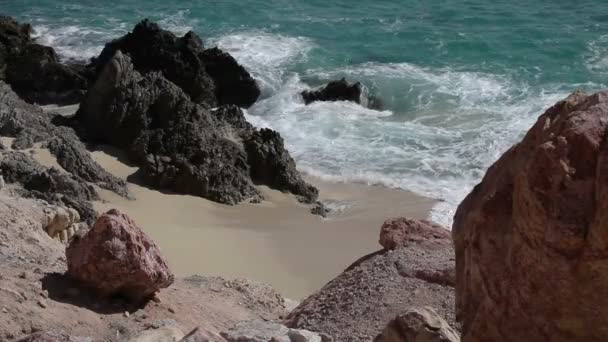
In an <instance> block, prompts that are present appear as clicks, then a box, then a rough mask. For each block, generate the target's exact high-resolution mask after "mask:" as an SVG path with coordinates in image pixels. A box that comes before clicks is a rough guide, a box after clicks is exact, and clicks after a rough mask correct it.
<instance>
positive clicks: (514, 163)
mask: <svg viewBox="0 0 608 342" xmlns="http://www.w3.org/2000/svg"><path fill="white" fill-rule="evenodd" d="M607 129H608V92H601V93H597V94H595V95H591V96H587V95H585V94H584V93H582V92H577V93H575V94H573V95H571V96H570V97H568V98H567V99H566V100H565V101H561V102H559V103H557V104H556V105H555V106H553V107H552V108H550V109H549V110H547V111H546V112H545V113H544V114H543V115H541V116H540V118H539V119H538V121H537V122H536V124H535V125H534V126H533V127H532V128H531V129H530V131H529V132H528V133H527V134H526V136H525V137H524V139H523V141H522V142H521V143H519V144H517V145H515V146H514V147H512V148H511V149H510V150H509V151H507V152H506V153H505V154H504V155H503V156H502V157H501V158H500V159H499V160H498V161H497V162H496V163H495V164H494V165H493V166H492V167H490V168H489V169H488V172H487V173H486V175H485V177H484V178H483V181H482V182H481V183H480V184H479V185H477V186H476V187H475V189H474V190H473V191H472V192H471V193H470V194H469V195H468V196H467V198H466V199H465V200H464V201H463V202H462V203H461V204H460V206H459V207H458V210H457V212H456V216H455V218H454V225H453V230H452V232H453V238H454V244H455V250H456V308H457V316H458V319H459V320H460V321H461V322H462V333H463V341H465V342H470V341H496V342H502V341H513V342H515V341H531V342H533V341H606V339H607V336H608V229H607V228H608V134H607Z"/></svg>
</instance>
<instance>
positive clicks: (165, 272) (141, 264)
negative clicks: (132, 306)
mask: <svg viewBox="0 0 608 342" xmlns="http://www.w3.org/2000/svg"><path fill="white" fill-rule="evenodd" d="M66 256H67V263H68V275H69V276H70V277H72V278H74V279H76V280H79V281H81V282H82V283H84V284H85V285H87V286H88V287H90V288H91V289H94V290H96V291H97V292H98V293H99V294H100V295H102V296H112V295H123V296H125V297H127V298H130V299H131V300H133V301H142V300H145V299H148V298H150V297H151V296H152V295H153V294H154V293H156V292H157V291H158V290H159V289H161V288H165V287H168V286H169V285H171V284H172V283H173V278H174V277H173V273H171V270H170V269H169V267H168V266H167V262H166V261H165V260H164V259H163V257H162V255H161V253H160V250H159V248H158V247H157V246H156V245H155V244H154V241H152V239H150V238H149V237H148V236H147V235H146V234H145V233H144V232H143V231H142V230H141V229H140V228H139V227H138V226H137V225H136V224H135V222H134V221H133V220H131V218H129V217H128V216H127V215H125V214H123V213H121V212H119V211H118V210H116V209H112V210H110V211H108V212H107V213H105V214H103V215H102V216H100V217H99V218H98V219H97V222H95V225H94V226H93V228H92V229H91V230H89V231H88V232H87V233H86V234H85V235H84V236H82V237H78V236H76V237H75V238H74V239H73V240H72V243H71V244H70V245H69V246H68V248H67V250H66Z"/></svg>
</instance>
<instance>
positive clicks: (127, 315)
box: [123, 311, 131, 318]
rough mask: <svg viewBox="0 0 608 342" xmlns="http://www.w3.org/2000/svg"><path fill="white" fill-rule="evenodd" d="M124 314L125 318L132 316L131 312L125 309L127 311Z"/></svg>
mask: <svg viewBox="0 0 608 342" xmlns="http://www.w3.org/2000/svg"><path fill="white" fill-rule="evenodd" d="M123 315H124V316H125V318H129V316H131V314H130V313H129V311H125V313H124V314H123Z"/></svg>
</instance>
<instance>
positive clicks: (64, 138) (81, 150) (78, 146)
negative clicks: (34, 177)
mask: <svg viewBox="0 0 608 342" xmlns="http://www.w3.org/2000/svg"><path fill="white" fill-rule="evenodd" d="M54 118H55V117H53V116H52V114H47V113H44V112H43V111H42V109H40V108H39V107H37V106H34V105H30V104H28V103H25V102H24V101H23V100H21V99H20V98H19V97H17V95H16V94H15V93H14V92H13V91H12V90H11V88H10V87H9V86H8V85H7V84H6V83H4V82H2V81H0V135H1V136H6V137H12V138H15V140H14V141H13V143H12V146H11V147H12V148H13V149H27V148H31V147H34V145H35V144H39V145H41V146H43V147H48V148H49V150H50V151H51V153H52V154H54V155H55V157H57V162H58V163H59V165H61V167H63V168H64V169H65V170H66V171H68V172H70V173H72V174H73V175H74V176H77V177H79V178H81V179H83V180H84V181H87V182H91V183H96V184H97V185H99V186H100V187H101V188H104V189H108V190H112V191H114V192H116V193H117V194H119V195H121V196H123V197H128V194H129V193H128V190H127V185H126V182H125V181H123V180H121V179H118V178H117V177H114V176H113V175H111V174H110V173H109V172H107V171H106V170H104V169H103V168H102V167H101V166H99V164H97V163H96V162H95V161H94V160H93V159H92V158H91V156H90V155H89V153H88V152H87V151H86V148H85V146H84V145H83V144H82V143H81V142H80V140H79V138H78V136H77V135H76V134H75V132H74V131H73V130H72V129H71V128H68V127H62V126H57V125H55V124H53V123H52V121H57V120H53V119H54Z"/></svg>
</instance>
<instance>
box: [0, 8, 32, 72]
mask: <svg viewBox="0 0 608 342" xmlns="http://www.w3.org/2000/svg"><path fill="white" fill-rule="evenodd" d="M31 33H32V26H30V25H28V24H19V23H18V22H17V21H16V20H15V19H13V18H11V17H5V16H0V80H4V79H5V71H6V63H7V61H8V58H9V56H13V55H16V54H19V52H20V50H21V48H22V47H23V46H24V45H26V44H28V43H30V42H31V38H30V36H31Z"/></svg>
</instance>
